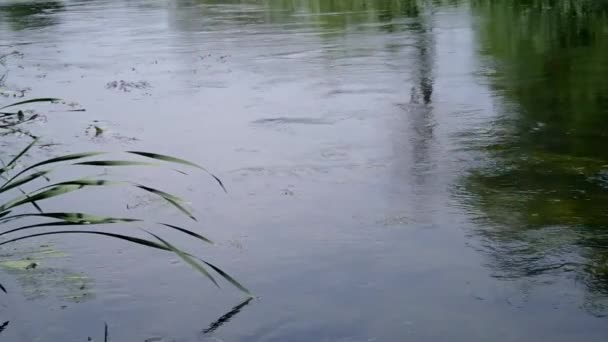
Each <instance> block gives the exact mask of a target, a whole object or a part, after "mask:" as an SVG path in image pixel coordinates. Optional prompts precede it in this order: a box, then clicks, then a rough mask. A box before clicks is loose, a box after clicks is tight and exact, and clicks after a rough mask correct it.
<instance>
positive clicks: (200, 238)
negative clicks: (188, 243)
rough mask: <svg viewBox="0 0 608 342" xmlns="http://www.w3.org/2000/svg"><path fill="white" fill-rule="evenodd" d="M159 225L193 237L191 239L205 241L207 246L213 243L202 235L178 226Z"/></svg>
mask: <svg viewBox="0 0 608 342" xmlns="http://www.w3.org/2000/svg"><path fill="white" fill-rule="evenodd" d="M159 224H160V225H162V226H165V227H168V228H172V229H175V230H179V231H180V232H182V233H184V234H188V235H190V236H193V237H195V238H197V239H199V240H203V241H205V242H207V243H209V244H212V245H213V244H214V243H213V241H211V240H209V239H207V238H206V237H204V236H202V235H199V234H197V233H195V232H193V231H191V230H188V229H184V228H181V227H178V226H174V225H172V224H167V223H159Z"/></svg>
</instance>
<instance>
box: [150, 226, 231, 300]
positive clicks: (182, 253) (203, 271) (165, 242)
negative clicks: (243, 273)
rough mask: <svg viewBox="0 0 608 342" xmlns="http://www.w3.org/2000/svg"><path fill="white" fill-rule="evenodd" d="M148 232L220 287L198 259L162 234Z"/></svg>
mask: <svg viewBox="0 0 608 342" xmlns="http://www.w3.org/2000/svg"><path fill="white" fill-rule="evenodd" d="M146 232H147V233H148V234H150V235H152V236H154V237H155V238H156V239H157V240H158V241H160V242H161V243H162V244H163V245H164V246H165V247H167V248H168V249H169V250H171V251H172V252H173V253H175V254H177V256H179V257H180V258H181V259H182V260H184V261H185V262H186V263H187V264H188V265H190V266H192V267H193V268H194V269H195V270H197V271H199V272H200V273H202V274H203V275H205V276H206V277H207V278H209V280H211V282H213V284H215V286H217V287H218V288H219V287H220V285H219V284H218V283H217V281H216V280H215V278H213V276H212V275H211V274H210V273H209V272H208V271H207V270H206V269H205V268H204V267H203V266H201V265H200V264H199V263H197V262H196V260H195V259H193V258H192V257H191V256H190V255H188V254H187V253H184V252H183V251H182V250H180V249H179V248H177V247H175V246H173V245H172V244H170V243H169V242H167V241H165V240H164V239H163V238H161V237H160V236H158V235H156V234H154V233H151V232H149V231H146Z"/></svg>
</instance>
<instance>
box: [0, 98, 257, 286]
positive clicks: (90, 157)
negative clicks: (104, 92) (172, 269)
mask: <svg viewBox="0 0 608 342" xmlns="http://www.w3.org/2000/svg"><path fill="white" fill-rule="evenodd" d="M55 101H57V99H54V98H40V99H33V100H27V101H21V102H17V103H13V104H10V105H6V106H3V107H0V111H2V112H1V113H0V121H1V122H4V126H0V129H12V128H13V127H14V126H17V125H20V124H22V123H24V122H27V120H21V119H20V118H19V115H20V114H19V112H20V111H14V109H13V108H18V106H20V105H24V104H29V103H34V102H55ZM37 143H38V139H33V141H32V142H31V143H29V144H28V145H27V146H26V147H25V148H23V149H22V150H21V151H20V152H18V153H17V154H16V155H14V156H13V157H12V158H11V159H10V160H8V161H7V162H4V161H3V160H1V159H0V161H1V162H2V166H1V167H0V238H4V239H6V240H0V248H2V247H3V246H6V245H9V244H14V243H16V242H18V241H22V240H26V239H33V238H40V237H45V236H56V235H61V236H66V235H74V234H78V235H88V236H92V237H93V236H96V237H105V238H112V239H118V240H122V241H126V242H128V243H132V244H135V245H139V246H143V247H147V248H152V249H156V250H161V251H165V252H171V253H174V254H175V255H177V256H178V257H179V258H180V259H182V260H183V261H184V262H185V263H187V264H188V265H190V266H192V267H193V268H194V269H195V270H197V271H198V272H200V273H201V274H203V275H204V276H205V277H207V278H208V279H209V280H210V281H211V282H212V283H213V284H214V285H216V286H218V287H219V284H218V282H217V280H216V277H217V276H218V275H219V277H221V278H223V279H224V280H226V281H228V282H229V283H230V284H232V285H233V286H235V287H236V288H237V289H239V290H240V291H242V292H243V293H245V294H247V295H248V296H251V294H250V292H249V291H248V290H247V289H246V288H245V287H244V286H243V285H241V284H240V283H239V282H238V281H236V280H235V279H234V278H233V277H232V276H230V275H229V274H228V273H226V272H225V271H223V270H222V269H221V268H219V267H218V266H215V265H214V264H212V263H210V262H208V261H206V260H204V259H202V258H200V257H197V256H195V255H192V254H190V253H188V252H186V251H184V250H182V249H180V248H179V247H176V246H175V245H174V244H173V243H171V242H169V241H168V240H167V239H166V238H163V237H161V236H160V235H159V234H157V233H152V232H151V231H150V230H148V229H144V228H141V231H142V232H143V233H145V235H146V236H148V238H141V237H137V236H134V235H132V234H122V233H121V234H118V233H114V232H110V231H104V230H103V227H107V226H108V225H130V226H135V225H143V224H154V225H156V226H158V227H161V228H164V229H167V230H171V231H176V232H179V233H181V234H184V235H186V236H187V237H188V238H191V239H196V240H198V241H200V242H201V243H204V244H213V242H212V241H211V240H210V239H208V238H207V237H205V236H203V235H201V234H199V233H197V232H195V231H193V230H191V229H187V228H183V227H179V226H177V225H174V224H169V223H164V222H158V223H149V222H145V221H144V220H142V219H140V218H135V217H108V216H99V215H96V214H94V213H88V212H73V211H61V212H47V211H44V210H43V209H42V207H41V204H40V203H41V202H46V201H51V200H58V199H61V198H62V197H63V196H65V195H66V194H69V193H74V192H77V191H80V190H82V189H85V188H102V187H110V186H122V187H131V188H133V189H136V190H138V191H142V192H145V193H148V194H150V195H153V196H156V197H158V198H160V199H162V200H163V201H164V202H166V203H167V204H168V205H170V206H172V207H174V208H175V209H177V210H178V211H179V212H181V213H182V214H184V215H185V216H187V217H188V218H190V219H191V220H192V221H196V220H197V219H196V217H194V215H193V214H192V213H191V211H190V210H188V209H187V208H186V206H185V205H184V201H183V200H182V199H181V198H179V197H177V196H175V195H173V194H170V193H168V192H165V191H163V190H160V189H158V188H155V187H152V186H149V185H145V184H141V183H138V182H134V181H130V180H118V181H117V180H111V179H106V178H76V179H71V180H68V181H61V182H53V181H51V178H50V177H52V175H53V174H54V173H57V172H58V171H59V169H61V168H65V167H68V166H90V167H100V168H116V167H128V166H142V167H150V166H163V165H173V166H175V165H177V166H179V167H188V168H194V169H197V170H199V171H201V172H204V173H206V174H208V175H209V176H210V177H212V178H213V179H214V180H215V182H217V184H218V185H219V186H220V187H221V188H222V189H223V190H224V191H226V188H225V187H224V185H223V183H222V181H221V180H220V179H219V178H218V177H216V176H215V175H213V174H212V173H211V172H209V171H208V170H207V169H205V168H203V167H202V166H199V165H197V164H195V163H192V162H190V161H187V160H184V159H180V158H176V157H173V156H168V155H162V154H157V153H152V152H142V151H126V152H123V154H124V155H123V157H122V158H120V159H107V158H104V155H106V153H104V152H97V151H94V152H81V153H74V154H66V155H61V156H58V157H54V158H50V159H45V160H42V161H38V162H34V163H32V164H30V165H28V166H22V167H20V168H19V167H18V166H20V164H21V163H22V161H23V159H24V158H25V156H26V155H27V153H28V152H29V151H30V150H31V149H32V148H34V147H35V146H36V145H37ZM178 172H180V173H184V172H182V171H179V170H178ZM24 188H28V189H30V188H33V189H34V190H24ZM33 219H35V220H36V222H38V221H42V222H38V223H31V222H32V220H33ZM9 227H10V228H9ZM0 290H2V291H4V292H6V288H5V287H4V286H2V285H1V284H0Z"/></svg>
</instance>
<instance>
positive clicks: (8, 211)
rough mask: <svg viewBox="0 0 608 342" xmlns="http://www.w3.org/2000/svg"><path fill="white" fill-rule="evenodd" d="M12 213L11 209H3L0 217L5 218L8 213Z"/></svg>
mask: <svg viewBox="0 0 608 342" xmlns="http://www.w3.org/2000/svg"><path fill="white" fill-rule="evenodd" d="M10 213H11V211H10V210H7V211H3V212H1V213H0V218H3V217H4V216H6V215H8V214H10Z"/></svg>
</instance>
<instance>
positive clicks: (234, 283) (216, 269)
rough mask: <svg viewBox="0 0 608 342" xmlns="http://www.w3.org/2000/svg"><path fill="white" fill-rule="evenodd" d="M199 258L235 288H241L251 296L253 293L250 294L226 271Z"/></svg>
mask: <svg viewBox="0 0 608 342" xmlns="http://www.w3.org/2000/svg"><path fill="white" fill-rule="evenodd" d="M199 260H200V261H201V262H203V263H205V265H207V266H209V267H211V268H212V269H213V270H214V271H215V272H217V273H219V274H220V275H221V276H222V277H223V278H224V279H226V280H227V281H228V282H229V283H230V284H232V285H233V286H234V287H236V288H237V289H239V290H241V291H242V292H244V293H245V294H246V295H248V296H249V297H253V295H252V294H251V292H249V290H248V289H246V288H245V287H244V286H243V285H241V283H239V282H238V281H236V280H235V279H234V278H232V277H231V276H230V275H229V274H228V273H226V272H224V271H222V270H221V269H220V268H219V267H217V266H215V265H213V264H211V263H208V262H207V261H205V260H203V259H199Z"/></svg>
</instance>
